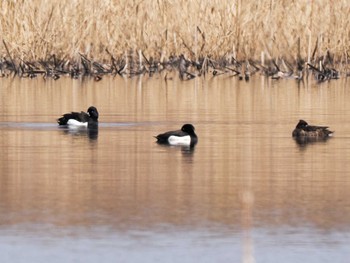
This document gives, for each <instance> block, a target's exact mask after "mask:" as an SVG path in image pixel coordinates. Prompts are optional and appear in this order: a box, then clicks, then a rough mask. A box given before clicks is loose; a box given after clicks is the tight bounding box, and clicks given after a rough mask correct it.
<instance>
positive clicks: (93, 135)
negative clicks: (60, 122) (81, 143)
mask: <svg viewBox="0 0 350 263" xmlns="http://www.w3.org/2000/svg"><path fill="white" fill-rule="evenodd" d="M61 129H62V130H63V132H64V133H65V134H70V135H72V136H82V137H84V136H86V137H88V138H89V139H90V140H97V138H98V124H95V125H90V126H89V127H88V128H87V127H74V128H71V127H62V128H61Z"/></svg>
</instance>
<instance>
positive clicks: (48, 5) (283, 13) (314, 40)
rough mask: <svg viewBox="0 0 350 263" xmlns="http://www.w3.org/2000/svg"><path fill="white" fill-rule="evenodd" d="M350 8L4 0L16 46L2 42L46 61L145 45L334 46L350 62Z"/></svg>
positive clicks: (188, 51)
mask: <svg viewBox="0 0 350 263" xmlns="http://www.w3.org/2000/svg"><path fill="white" fill-rule="evenodd" d="M349 13H350V2H349V1H348V0H338V1H331V0H310V1H304V0H295V1H293V0H260V1H242V0H234V1H232V0H231V1H229V0H227V1H221V0H203V1H194V0H193V1H187V0H177V1H175V0H164V1H160V0H157V1H155V0H144V1H136V0H133V1H130V0H121V1H117V0H100V1H93V0H84V1H83V0H80V1H79V0H75V1H71V0H56V1H54V0H53V1H51V0H32V1H24V0H12V1H10V0H4V1H1V4H0V14H1V15H0V40H2V42H4V43H7V46H8V51H7V50H6V48H5V45H0V54H1V55H2V57H7V58H8V57H9V56H10V54H11V56H13V57H14V58H17V59H20V60H23V61H39V60H45V59H48V58H49V57H50V56H51V55H53V54H55V55H56V56H57V57H60V58H67V59H70V60H75V59H78V58H80V55H79V53H81V54H84V56H86V57H88V58H90V59H92V60H93V61H99V62H100V63H106V62H107V61H110V59H111V54H112V55H113V56H114V57H116V58H125V57H126V55H125V53H126V52H130V50H131V51H134V52H135V54H138V52H139V50H141V51H142V54H143V55H144V58H145V59H150V58H153V59H155V60H157V61H161V62H162V61H163V60H166V59H168V58H169V57H171V56H178V55H180V54H185V55H186V57H187V58H189V59H191V60H192V61H196V60H198V58H205V57H210V58H212V59H216V60H218V59H220V58H223V57H227V56H231V57H234V58H235V59H237V60H239V61H245V60H247V59H252V60H255V61H260V62H261V60H262V58H264V59H265V60H269V59H277V58H284V59H285V60H287V61H290V62H296V61H297V60H298V59H303V60H304V61H309V62H312V59H315V58H316V57H318V58H319V57H322V56H325V55H326V54H327V51H330V52H331V53H332V54H333V57H332V59H333V60H334V61H337V62H345V61H346V62H347V60H348V52H349V47H350V31H349V28H350V16H349ZM106 50H108V52H106ZM138 57H139V56H138Z"/></svg>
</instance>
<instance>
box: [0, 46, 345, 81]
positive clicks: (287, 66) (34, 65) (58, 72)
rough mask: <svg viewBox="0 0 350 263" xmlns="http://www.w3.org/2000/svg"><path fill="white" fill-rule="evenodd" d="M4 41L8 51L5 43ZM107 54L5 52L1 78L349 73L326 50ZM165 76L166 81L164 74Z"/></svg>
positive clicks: (321, 76) (322, 77) (322, 76)
mask: <svg viewBox="0 0 350 263" xmlns="http://www.w3.org/2000/svg"><path fill="white" fill-rule="evenodd" d="M3 43H4V46H5V47H6V50H7V51H8V49H7V46H6V43H5V42H3ZM106 53H107V54H108V55H109V56H110V60H109V61H107V62H104V63H101V62H99V61H97V60H93V59H90V58H88V57H87V56H86V55H84V54H81V53H79V56H78V59H75V60H72V59H67V58H59V57H57V56H56V55H52V56H50V57H49V58H48V59H47V60H38V61H25V60H23V59H18V58H13V57H12V56H11V55H10V53H9V52H8V53H7V56H5V57H3V58H2V59H0V77H11V76H17V77H20V78H36V77H43V78H52V79H54V80H57V79H59V78H61V77H62V76H69V77H71V78H73V79H78V78H81V77H92V78H93V79H94V80H95V81H99V80H101V79H102V78H103V76H106V75H112V76H116V75H120V76H126V77H134V76H139V75H145V74H147V75H149V76H150V77H152V76H153V75H154V74H157V73H161V72H164V71H166V72H173V71H177V72H178V75H179V78H180V79H181V80H191V79H193V78H196V77H201V76H203V75H212V76H219V75H223V74H225V75H230V76H233V77H238V78H239V79H240V80H246V81H248V80H249V79H250V77H251V76H253V75H255V74H260V75H263V76H265V77H268V78H272V79H295V80H303V79H304V78H305V76H309V75H310V74H311V75H313V76H314V78H315V79H316V80H317V82H324V81H328V80H333V79H339V78H341V77H349V76H350V69H349V63H348V62H347V61H334V58H333V55H332V54H331V53H330V52H327V54H326V55H325V56H320V57H317V58H313V57H312V58H311V61H312V62H306V60H305V59H301V58H300V59H297V60H296V61H287V60H285V59H283V58H279V59H270V60H265V59H264V55H262V61H255V60H252V59H247V60H242V61H238V60H237V59H236V58H235V57H233V56H232V55H226V56H225V57H222V58H219V59H212V58H211V56H206V57H200V58H198V59H197V60H192V59H190V58H187V57H185V56H184V55H183V54H181V55H179V56H170V57H169V58H167V59H165V58H162V59H161V60H155V59H153V58H146V56H145V55H144V53H143V52H142V51H138V52H132V51H129V52H126V53H125V55H124V56H122V57H118V58H116V57H114V56H113V54H111V53H110V52H109V51H108V50H107V49H106ZM164 79H165V80H167V74H166V75H165V78H164Z"/></svg>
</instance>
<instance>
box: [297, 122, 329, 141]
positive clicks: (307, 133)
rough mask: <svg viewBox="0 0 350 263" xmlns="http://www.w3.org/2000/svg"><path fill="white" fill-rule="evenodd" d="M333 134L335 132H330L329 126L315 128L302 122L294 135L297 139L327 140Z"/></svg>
mask: <svg viewBox="0 0 350 263" xmlns="http://www.w3.org/2000/svg"><path fill="white" fill-rule="evenodd" d="M332 134H333V131H330V130H328V127H327V126H313V125H309V124H308V123H307V122H306V121H304V120H300V121H299V122H298V124H297V126H296V127H295V129H294V131H293V134H292V135H293V137H295V138H327V137H329V136H332Z"/></svg>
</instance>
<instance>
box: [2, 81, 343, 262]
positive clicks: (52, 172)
mask: <svg viewBox="0 0 350 263" xmlns="http://www.w3.org/2000/svg"><path fill="white" fill-rule="evenodd" d="M0 82H1V85H0V100H1V102H0V147H1V155H0V260H1V262H96V261H99V262H156V261H160V262H196V261H198V260H199V259H200V261H201V262H249V263H250V262H315V263H316V262H317V263H319V262H348V259H349V258H350V249H349V246H348V244H349V242H350V191H349V189H350V179H349V176H350V175H349V171H350V162H349V161H348V156H350V125H349V121H348V120H349V119H350V116H349V114H350V105H349V103H348V101H349V100H350V92H349V84H348V82H347V80H346V79H341V80H337V81H332V82H327V83H322V84H320V85H316V83H314V81H312V80H310V81H309V82H305V83H298V82H294V81H293V80H281V81H271V80H268V79H266V78H264V77H260V76H256V77H254V78H253V79H252V80H251V81H250V82H243V81H239V80H237V79H236V78H232V77H228V76H222V77H221V76H220V77H215V78H211V77H208V76H207V77H206V78H198V79H194V80H191V81H179V80H178V79H177V77H174V78H173V79H169V80H167V81H165V80H164V78H163V77H162V76H155V77H153V78H147V77H143V78H133V79H127V78H125V79H122V78H119V77H116V78H104V79H103V80H101V81H100V82H94V81H90V80H84V81H81V80H72V79H69V78H61V79H60V80H58V81H53V80H46V81H45V80H42V79H39V78H38V79H32V80H29V79H17V78H15V79H0ZM90 105H94V106H96V107H97V108H98V110H99V112H100V124H99V129H98V133H93V134H91V133H89V132H86V131H72V130H68V129H62V128H59V127H57V125H56V123H55V120H56V119H57V118H58V117H59V116H60V115H61V114H62V113H65V112H68V111H71V110H74V111H80V110H87V108H88V107H89V106H90ZM301 118H303V119H305V120H307V121H309V122H310V123H313V124H320V125H329V126H330V129H331V130H334V131H335V134H334V138H331V139H329V140H327V141H324V142H315V143H309V144H298V143H297V142H296V141H294V140H293V139H292V138H291V132H292V130H293V128H294V127H295V125H296V123H297V122H298V120H299V119H301ZM184 123H192V124H193V125H194V126H195V127H196V132H197V134H198V136H199V143H198V144H197V146H196V147H194V148H186V147H166V146H161V145H158V144H156V143H155V140H154V138H153V136H154V135H157V134H158V133H161V132H164V131H167V130H173V129H178V128H180V127H181V125H182V124H184Z"/></svg>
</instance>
